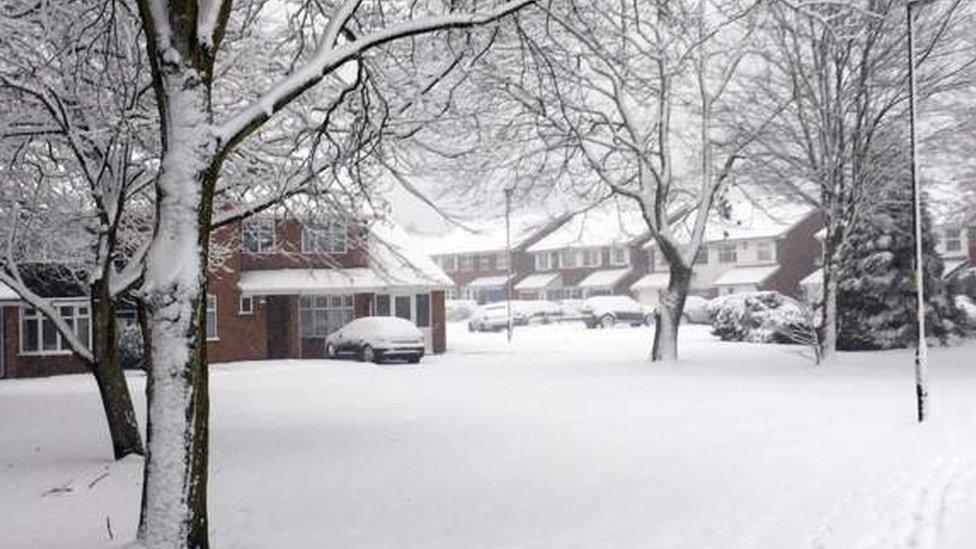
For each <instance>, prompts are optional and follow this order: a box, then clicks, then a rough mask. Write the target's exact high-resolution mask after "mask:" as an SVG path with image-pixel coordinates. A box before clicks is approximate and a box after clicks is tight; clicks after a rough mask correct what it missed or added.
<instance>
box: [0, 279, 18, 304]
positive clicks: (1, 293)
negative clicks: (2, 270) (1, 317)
mask: <svg viewBox="0 0 976 549" xmlns="http://www.w3.org/2000/svg"><path fill="white" fill-rule="evenodd" d="M17 300H20V296H19V295H17V292H15V291H13V290H11V289H10V286H7V285H6V284H4V283H3V282H0V301H17Z"/></svg>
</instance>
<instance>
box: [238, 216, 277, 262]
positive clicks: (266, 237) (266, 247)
mask: <svg viewBox="0 0 976 549" xmlns="http://www.w3.org/2000/svg"><path fill="white" fill-rule="evenodd" d="M274 245H275V221H274V219H252V220H249V221H245V222H244V226H243V228H242V230H241V249H243V250H244V253H246V254H266V253H268V252H271V251H273V250H274Z"/></svg>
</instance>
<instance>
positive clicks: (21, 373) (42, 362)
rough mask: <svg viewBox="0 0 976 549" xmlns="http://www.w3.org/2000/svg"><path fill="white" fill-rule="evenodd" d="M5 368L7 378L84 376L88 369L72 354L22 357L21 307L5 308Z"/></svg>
mask: <svg viewBox="0 0 976 549" xmlns="http://www.w3.org/2000/svg"><path fill="white" fill-rule="evenodd" d="M3 354H4V355H3V358H4V360H3V367H4V376H5V377H10V378H13V377H40V376H51V375H57V374H84V373H88V371H89V370H88V367H87V366H86V365H85V363H84V362H83V361H82V360H81V359H80V358H78V357H76V356H75V355H72V354H65V355H46V356H21V354H20V307H4V308H3Z"/></svg>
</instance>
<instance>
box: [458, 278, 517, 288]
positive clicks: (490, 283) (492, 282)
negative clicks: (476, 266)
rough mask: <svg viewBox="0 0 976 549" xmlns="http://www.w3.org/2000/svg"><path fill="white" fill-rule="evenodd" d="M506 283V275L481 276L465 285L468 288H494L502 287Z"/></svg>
mask: <svg viewBox="0 0 976 549" xmlns="http://www.w3.org/2000/svg"><path fill="white" fill-rule="evenodd" d="M506 282H508V275H496V276H483V277H481V278H476V279H474V280H472V281H471V282H468V283H467V287H468V288H494V287H497V286H504V285H505V283H506Z"/></svg>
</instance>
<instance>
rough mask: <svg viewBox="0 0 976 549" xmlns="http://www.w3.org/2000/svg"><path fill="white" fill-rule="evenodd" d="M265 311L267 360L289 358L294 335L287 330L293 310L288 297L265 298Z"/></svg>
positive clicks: (291, 319) (291, 321)
mask: <svg viewBox="0 0 976 549" xmlns="http://www.w3.org/2000/svg"><path fill="white" fill-rule="evenodd" d="M266 303H267V305H265V311H266V313H267V325H268V328H267V329H268V358H289V349H291V345H290V343H291V341H292V340H293V339H294V337H295V334H293V333H292V332H291V330H289V329H288V328H289V326H292V324H293V318H294V314H295V313H294V310H293V307H292V303H291V301H290V300H289V298H288V296H284V295H272V296H268V297H267V302H266Z"/></svg>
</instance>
